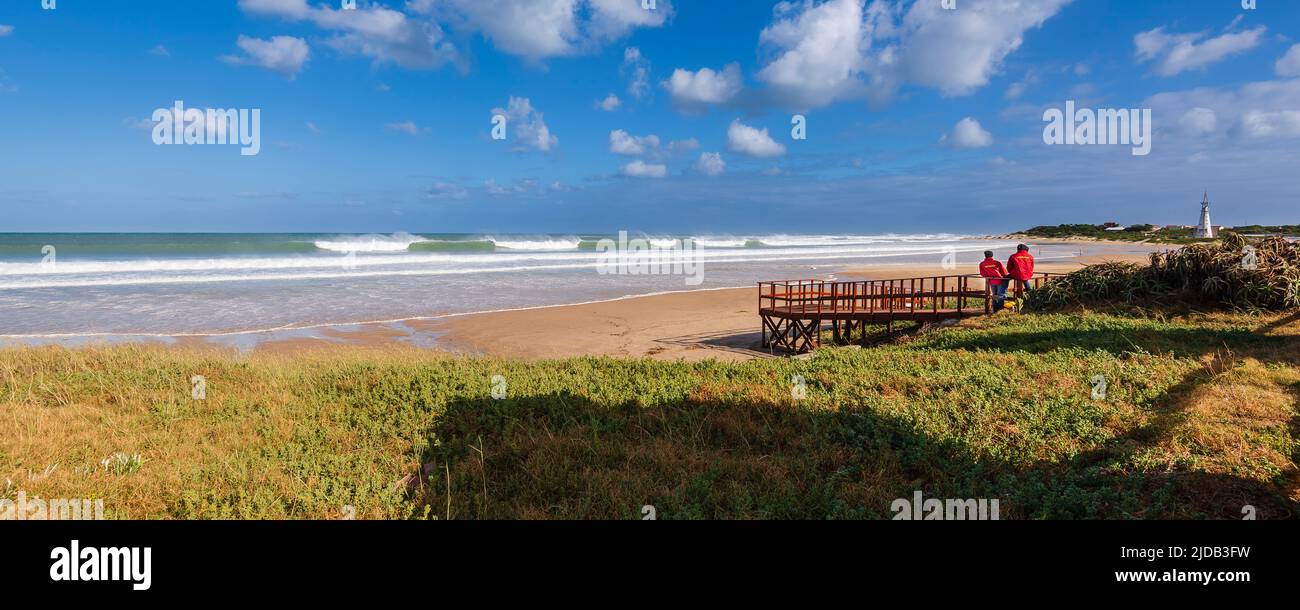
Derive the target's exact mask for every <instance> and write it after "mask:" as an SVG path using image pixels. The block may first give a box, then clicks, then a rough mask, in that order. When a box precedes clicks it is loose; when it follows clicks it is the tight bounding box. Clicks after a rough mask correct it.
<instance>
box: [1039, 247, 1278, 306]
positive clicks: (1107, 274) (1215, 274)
mask: <svg viewBox="0 0 1300 610" xmlns="http://www.w3.org/2000/svg"><path fill="white" fill-rule="evenodd" d="M1250 248H1253V257H1252V256H1250V254H1251V253H1252V251H1251V250H1249V249H1250ZM1116 301H1122V302H1124V303H1128V304H1137V305H1179V304H1182V305H1194V306H1199V307H1209V308H1213V309H1233V310H1241V311H1282V310H1288V309H1296V308H1300V244H1296V243H1294V242H1290V241H1287V240H1285V239H1283V238H1281V237H1269V238H1265V239H1262V240H1259V241H1257V242H1254V243H1251V242H1249V241H1247V240H1246V238H1244V237H1242V236H1241V235H1238V234H1236V233H1225V234H1224V236H1223V238H1222V239H1220V240H1219V241H1218V242H1215V243H1209V244H1193V245H1190V246H1185V247H1183V248H1180V249H1178V250H1169V251H1165V252H1155V253H1152V254H1151V262H1150V264H1148V265H1146V266H1141V265H1135V264H1131V263H1103V264H1099V265H1092V266H1090V267H1088V268H1087V269H1083V270H1080V271H1076V272H1074V273H1071V274H1069V275H1066V276H1064V277H1061V278H1059V279H1057V280H1054V281H1052V282H1050V283H1048V284H1047V285H1045V286H1044V287H1043V288H1041V289H1039V290H1037V291H1034V292H1033V293H1031V294H1030V295H1029V297H1028V299H1027V302H1026V307H1027V308H1028V309H1031V310H1037V311H1044V310H1052V309H1059V308H1061V307H1065V306H1067V305H1074V304H1100V303H1109V302H1116Z"/></svg>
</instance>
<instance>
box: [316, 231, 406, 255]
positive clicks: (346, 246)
mask: <svg viewBox="0 0 1300 610" xmlns="http://www.w3.org/2000/svg"><path fill="white" fill-rule="evenodd" d="M424 241H429V240H427V239H425V238H423V237H416V236H414V235H411V234H409V233H394V234H392V235H361V236H341V237H338V238H336V239H329V240H318V241H316V242H313V243H314V245H315V246H316V247H317V248H320V249H321V250H328V251H330V252H404V251H406V250H407V249H408V248H410V247H411V244H415V243H420V242H424Z"/></svg>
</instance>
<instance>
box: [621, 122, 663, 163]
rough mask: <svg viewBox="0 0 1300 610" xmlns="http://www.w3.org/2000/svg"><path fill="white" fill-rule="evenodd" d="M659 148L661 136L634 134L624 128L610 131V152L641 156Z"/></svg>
mask: <svg viewBox="0 0 1300 610" xmlns="http://www.w3.org/2000/svg"><path fill="white" fill-rule="evenodd" d="M657 148H659V136H656V135H648V136H634V135H631V134H629V133H628V132H626V131H623V130H622V129H615V130H614V131H611V132H609V152H612V153H617V154H620V155H628V156H633V157H639V156H641V155H644V154H646V153H648V152H652V151H654V150H655V149H657Z"/></svg>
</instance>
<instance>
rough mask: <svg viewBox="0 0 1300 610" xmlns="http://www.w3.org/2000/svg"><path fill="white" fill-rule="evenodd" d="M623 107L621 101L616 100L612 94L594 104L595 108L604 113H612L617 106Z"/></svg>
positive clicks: (615, 96) (616, 97)
mask: <svg viewBox="0 0 1300 610" xmlns="http://www.w3.org/2000/svg"><path fill="white" fill-rule="evenodd" d="M622 105H623V100H620V99H618V96H617V95H614V94H613V93H611V94H609V95H607V96H605V99H603V100H599V101H597V102H596V107H597V108H599V109H601V110H604V111H605V112H614V111H615V110H618V107H619V106H622Z"/></svg>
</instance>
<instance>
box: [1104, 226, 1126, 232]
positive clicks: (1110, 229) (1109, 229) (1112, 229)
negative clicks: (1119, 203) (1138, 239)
mask: <svg viewBox="0 0 1300 610" xmlns="http://www.w3.org/2000/svg"><path fill="white" fill-rule="evenodd" d="M1124 229H1125V227H1121V226H1119V225H1115V226H1113V227H1106V230H1107V231H1123V230H1124Z"/></svg>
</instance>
